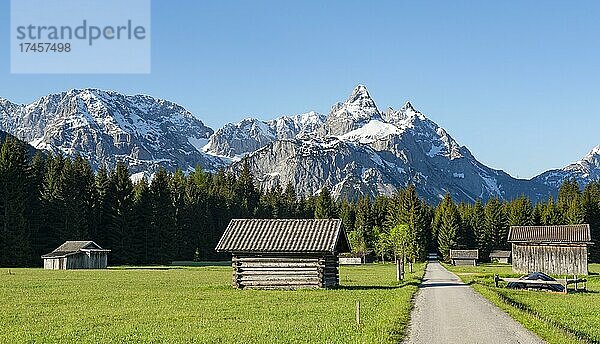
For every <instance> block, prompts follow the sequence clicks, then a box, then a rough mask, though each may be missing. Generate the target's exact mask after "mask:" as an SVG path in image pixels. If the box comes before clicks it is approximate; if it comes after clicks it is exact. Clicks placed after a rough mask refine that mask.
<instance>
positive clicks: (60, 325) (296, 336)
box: [0, 264, 424, 343]
mask: <svg viewBox="0 0 600 344" xmlns="http://www.w3.org/2000/svg"><path fill="white" fill-rule="evenodd" d="M423 269H424V264H416V265H415V272H414V273H412V274H407V279H406V280H405V281H403V282H401V283H398V282H395V266H394V265H392V264H369V265H364V266H351V267H345V266H343V267H341V271H340V283H341V285H342V286H341V287H340V288H338V289H334V290H296V291H283V290H236V289H233V288H232V287H231V286H230V281H231V267H230V266H210V265H209V266H194V267H140V268H110V269H107V270H68V271H64V270H63V271H60V270H56V271H50V270H42V269H10V270H8V269H0V309H1V310H2V311H1V312H0V343H33V342H35V343H67V342H79V343H98V342H103V343H106V342H109V343H110V342H114V343H117V342H118V343H123V342H149V343H162V342H168V343H398V342H399V341H400V340H401V339H402V338H403V335H404V332H405V330H406V326H407V324H408V320H409V314H410V310H411V308H412V304H411V300H412V297H413V295H414V293H415V292H416V290H417V288H418V284H419V282H420V279H421V277H422V275H423ZM356 301H360V304H361V324H360V325H357V324H356V320H355V317H356Z"/></svg>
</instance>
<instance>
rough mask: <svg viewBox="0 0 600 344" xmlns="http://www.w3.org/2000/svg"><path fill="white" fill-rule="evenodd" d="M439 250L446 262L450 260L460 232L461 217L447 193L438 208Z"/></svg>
mask: <svg viewBox="0 0 600 344" xmlns="http://www.w3.org/2000/svg"><path fill="white" fill-rule="evenodd" d="M437 213H438V214H437V221H436V222H437V223H436V225H437V226H438V228H437V235H438V248H439V251H440V253H441V254H442V257H443V258H444V260H445V261H448V260H450V250H451V249H455V248H457V241H456V239H457V236H458V232H459V231H460V226H461V224H460V215H459V213H458V209H457V207H456V204H454V202H453V201H452V196H450V194H449V193H446V195H445V196H444V199H443V200H442V202H441V203H440V204H439V206H438V208H437Z"/></svg>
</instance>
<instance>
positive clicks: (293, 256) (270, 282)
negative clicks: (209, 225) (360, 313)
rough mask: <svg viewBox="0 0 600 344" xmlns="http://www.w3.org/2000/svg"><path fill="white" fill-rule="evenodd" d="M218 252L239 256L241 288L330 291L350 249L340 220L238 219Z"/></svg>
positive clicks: (235, 262) (236, 269)
mask: <svg viewBox="0 0 600 344" xmlns="http://www.w3.org/2000/svg"><path fill="white" fill-rule="evenodd" d="M216 250H217V252H230V253H231V254H232V255H233V257H232V266H233V280H232V284H233V286H235V287H236V288H256V289H272V288H282V289H297V288H329V287H336V286H338V285H339V271H338V266H339V262H338V254H339V253H344V252H349V251H350V244H349V243H348V237H347V236H346V232H345V231H344V229H343V227H342V221H341V220H339V219H326V220H312V219H311V220H308V219H275V220H272V219H234V220H231V222H230V223H229V226H227V229H226V230H225V233H223V236H222V237H221V240H219V243H218V245H217V247H216Z"/></svg>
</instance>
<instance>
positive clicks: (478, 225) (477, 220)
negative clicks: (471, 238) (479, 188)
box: [469, 200, 492, 258]
mask: <svg viewBox="0 0 600 344" xmlns="http://www.w3.org/2000/svg"><path fill="white" fill-rule="evenodd" d="M469 222H470V226H471V228H473V233H474V235H475V243H476V246H477V249H478V250H479V256H480V257H482V258H485V257H488V256H489V253H490V252H491V249H492V245H491V244H492V242H491V236H490V234H491V233H490V231H489V230H488V226H487V223H486V216H485V210H484V207H483V204H482V203H481V201H480V200H477V202H475V205H473V210H472V212H471V218H470V219H469Z"/></svg>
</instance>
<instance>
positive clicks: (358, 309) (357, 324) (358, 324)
mask: <svg viewBox="0 0 600 344" xmlns="http://www.w3.org/2000/svg"><path fill="white" fill-rule="evenodd" d="M356 326H360V301H358V300H356Z"/></svg>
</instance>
